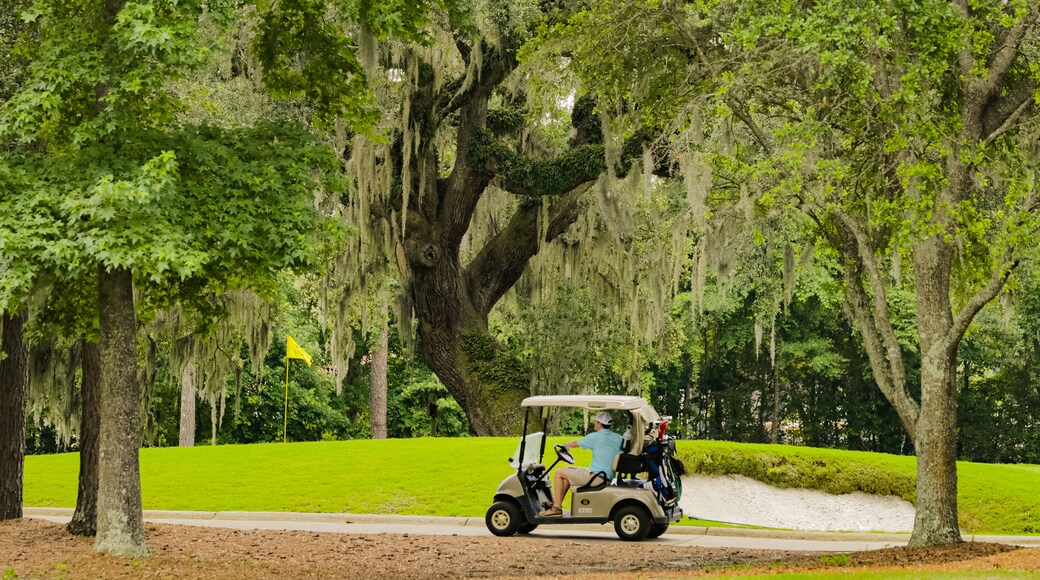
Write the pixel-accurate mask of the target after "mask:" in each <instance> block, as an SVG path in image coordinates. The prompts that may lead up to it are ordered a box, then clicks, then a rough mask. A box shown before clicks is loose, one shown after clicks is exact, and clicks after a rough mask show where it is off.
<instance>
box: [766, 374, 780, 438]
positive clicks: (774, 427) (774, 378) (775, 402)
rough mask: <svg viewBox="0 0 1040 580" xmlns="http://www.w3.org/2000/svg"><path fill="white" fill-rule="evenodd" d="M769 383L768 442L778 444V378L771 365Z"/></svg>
mask: <svg viewBox="0 0 1040 580" xmlns="http://www.w3.org/2000/svg"><path fill="white" fill-rule="evenodd" d="M769 382H770V383H772V385H771V386H772V387H773V424H772V426H771V428H770V429H769V442H770V443H772V444H774V445H775V444H777V443H779V442H780V421H781V419H782V413H781V409H782V407H781V405H780V378H779V377H777V368H776V365H775V364H774V365H772V368H771V369H770V371H769Z"/></svg>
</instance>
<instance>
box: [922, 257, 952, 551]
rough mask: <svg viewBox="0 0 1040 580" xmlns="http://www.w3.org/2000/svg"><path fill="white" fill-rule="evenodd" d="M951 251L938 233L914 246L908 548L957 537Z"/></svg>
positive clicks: (944, 541)
mask: <svg viewBox="0 0 1040 580" xmlns="http://www.w3.org/2000/svg"><path fill="white" fill-rule="evenodd" d="M952 263H953V249H952V247H951V246H950V244H948V243H944V242H943V241H942V240H941V239H939V238H938V237H931V238H927V239H925V240H923V241H921V242H920V243H918V244H915V247H914V285H915V289H916V293H917V329H918V337H919V340H920V347H921V410H920V413H919V415H918V418H917V424H916V426H915V429H914V450H915V451H916V453H917V510H916V516H915V518H914V531H913V533H912V534H911V536H910V545H911V546H932V545H937V544H952V543H956V542H960V541H961V534H960V527H959V526H958V523H957V383H956V364H957V358H956V349H952V350H951V349H950V348H948V345H949V342H950V341H951V340H955V341H957V342H959V341H960V336H957V337H951V335H950V331H951V329H952V328H953V310H952V308H951V305H950V272H951V269H952Z"/></svg>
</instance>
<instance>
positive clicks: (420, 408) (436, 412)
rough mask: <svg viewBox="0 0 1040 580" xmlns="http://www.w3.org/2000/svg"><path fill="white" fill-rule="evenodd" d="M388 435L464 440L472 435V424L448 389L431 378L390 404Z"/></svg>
mask: <svg viewBox="0 0 1040 580" xmlns="http://www.w3.org/2000/svg"><path fill="white" fill-rule="evenodd" d="M424 374H427V373H424ZM434 429H436V432H434ZM387 434H388V435H389V436H391V437H429V436H431V435H432V436H435V437H464V436H467V435H469V423H468V422H467V421H466V413H465V412H464V411H463V410H462V407H460V406H459V404H458V403H457V402H455V399H453V398H452V397H451V395H449V394H448V390H447V389H445V388H444V385H442V384H441V383H440V382H439V381H437V379H436V377H434V376H433V375H432V374H427V378H426V379H425V380H424V381H422V382H413V383H410V384H408V385H407V386H405V387H404V389H402V390H401V391H400V392H399V393H396V394H395V396H394V397H393V398H392V399H391V400H390V401H389V402H388V404H387Z"/></svg>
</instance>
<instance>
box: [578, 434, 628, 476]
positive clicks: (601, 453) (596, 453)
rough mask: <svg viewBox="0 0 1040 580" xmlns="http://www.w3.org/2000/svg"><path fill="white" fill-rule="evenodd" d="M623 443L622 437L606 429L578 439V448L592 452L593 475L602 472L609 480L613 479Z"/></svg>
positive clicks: (591, 465)
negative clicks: (615, 459)
mask: <svg viewBox="0 0 1040 580" xmlns="http://www.w3.org/2000/svg"><path fill="white" fill-rule="evenodd" d="M622 441H623V439H622V438H621V435H618V434H617V433H615V432H613V431H611V430H610V429H607V428H606V427H604V428H603V429H600V430H599V431H593V432H592V433H589V434H588V435H586V436H584V437H582V438H581V439H578V447H581V448H582V449H591V450H592V463H590V464H589V471H591V472H592V473H596V472H599V471H602V472H603V473H606V474H607V479H613V478H614V469H613V467H614V456H615V455H617V454H618V453H620V452H621V443H622Z"/></svg>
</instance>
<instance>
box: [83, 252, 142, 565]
mask: <svg viewBox="0 0 1040 580" xmlns="http://www.w3.org/2000/svg"><path fill="white" fill-rule="evenodd" d="M133 290H134V289H133V275H132V273H131V272H130V271H129V270H125V269H121V268H115V269H111V270H110V269H108V268H106V267H105V266H100V267H99V268H98V295H99V298H100V301H99V308H98V311H99V314H100V330H101V341H100V343H99V352H100V362H101V430H100V431H101V435H100V444H101V453H100V455H99V457H98V505H97V509H98V522H97V524H98V526H97V541H96V543H95V545H94V549H95V550H96V551H97V552H105V553H108V554H112V555H113V556H125V557H137V556H146V555H147V554H148V546H147V545H146V544H145V534H144V514H143V511H142V508H141V473H140V465H139V463H138V448H139V447H140V444H141V413H140V409H139V406H140V392H139V391H140V388H139V385H138V383H137V328H136V326H137V321H136V320H137V319H136V315H135V312H134V293H133Z"/></svg>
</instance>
